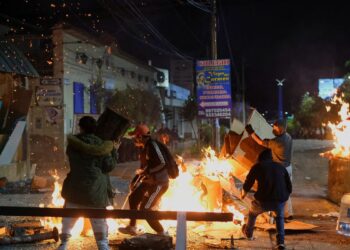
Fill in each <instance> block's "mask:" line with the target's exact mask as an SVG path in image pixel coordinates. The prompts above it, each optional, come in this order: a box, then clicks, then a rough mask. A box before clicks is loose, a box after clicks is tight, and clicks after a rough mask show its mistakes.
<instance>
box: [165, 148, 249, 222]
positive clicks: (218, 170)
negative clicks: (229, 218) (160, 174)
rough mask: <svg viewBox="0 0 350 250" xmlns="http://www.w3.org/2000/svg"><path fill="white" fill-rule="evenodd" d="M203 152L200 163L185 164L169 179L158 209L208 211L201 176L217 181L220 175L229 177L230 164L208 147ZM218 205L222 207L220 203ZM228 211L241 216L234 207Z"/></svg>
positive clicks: (238, 216) (237, 216)
mask: <svg viewBox="0 0 350 250" xmlns="http://www.w3.org/2000/svg"><path fill="white" fill-rule="evenodd" d="M203 152H204V159H203V160H202V161H201V162H200V164H195V163H194V164H186V166H185V167H182V168H181V169H180V170H181V171H180V174H179V176H178V177H177V178H176V179H174V180H171V182H170V186H169V189H168V191H167V192H166V193H165V194H164V196H163V198H162V201H161V204H160V210H165V211H197V212H208V211H209V208H208V204H207V200H206V198H205V195H204V192H203V190H202V189H201V184H202V176H205V177H207V178H208V179H211V180H213V181H214V182H218V181H219V178H220V177H227V178H228V177H229V175H230V172H231V170H232V166H231V164H230V163H229V162H228V161H227V160H225V159H219V158H218V157H216V155H215V151H214V150H212V149H211V148H210V147H209V148H206V149H204V150H203ZM220 205H221V207H220V208H222V204H220ZM217 212H221V210H220V211H217ZM230 212H232V213H233V214H234V215H235V214H236V218H235V219H237V218H243V215H242V214H241V213H240V212H239V211H238V210H236V209H234V207H231V208H230Z"/></svg>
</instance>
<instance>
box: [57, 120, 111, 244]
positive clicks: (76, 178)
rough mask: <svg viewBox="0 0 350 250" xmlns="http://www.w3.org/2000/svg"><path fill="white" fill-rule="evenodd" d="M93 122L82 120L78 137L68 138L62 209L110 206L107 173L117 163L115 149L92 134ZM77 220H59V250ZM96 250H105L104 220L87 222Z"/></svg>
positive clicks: (94, 127)
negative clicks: (91, 230) (66, 171)
mask: <svg viewBox="0 0 350 250" xmlns="http://www.w3.org/2000/svg"><path fill="white" fill-rule="evenodd" d="M96 126H97V124H96V120H95V119H94V118H92V117H90V116H84V117H82V118H81V119H80V120H79V128H80V133H79V134H78V135H74V136H72V135H71V136H68V137H67V141H68V145H67V150H66V154H67V156H68V160H69V166H70V172H69V173H68V174H67V177H66V178H65V180H64V182H63V186H62V197H63V198H64V199H65V204H64V207H65V208H106V207H107V206H109V205H112V202H111V200H112V193H113V192H112V186H111V184H110V180H109V175H108V173H109V172H110V171H112V170H113V168H114V167H115V166H116V163H117V154H116V145H115V143H113V142H112V141H103V140H102V139H100V138H99V137H97V136H96V135H95V134H94V133H95V130H96ZM77 219H78V218H63V220H62V234H61V235H60V239H61V244H60V246H59V248H58V249H59V250H65V249H67V246H68V242H69V239H70V237H71V234H70V231H71V229H72V228H73V226H74V224H75V222H76V221H77ZM90 221H91V225H92V229H93V232H94V236H95V240H96V243H97V246H98V249H99V250H108V249H109V245H108V238H107V236H108V227H107V222H106V219H92V218H91V219H90Z"/></svg>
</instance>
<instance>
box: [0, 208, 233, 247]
mask: <svg viewBox="0 0 350 250" xmlns="http://www.w3.org/2000/svg"><path fill="white" fill-rule="evenodd" d="M0 215H6V216H38V217H85V218H119V219H127V218H128V219H143V220H145V219H149V220H177V228H176V248H175V249H176V250H186V239H187V225H186V224H187V223H186V222H187V221H222V222H227V221H233V214H232V213H212V212H183V211H150V210H141V211H140V210H121V209H115V210H107V209H93V208H39V207H12V206H1V207H0Z"/></svg>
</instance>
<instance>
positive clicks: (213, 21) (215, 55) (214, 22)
mask: <svg viewBox="0 0 350 250" xmlns="http://www.w3.org/2000/svg"><path fill="white" fill-rule="evenodd" d="M212 6H213V10H212V12H211V56H212V59H213V60H216V59H218V44H217V16H216V15H217V9H216V0H212ZM213 134H214V136H213V139H214V143H213V144H214V147H215V149H216V150H218V151H219V150H220V123H219V119H218V118H215V120H213Z"/></svg>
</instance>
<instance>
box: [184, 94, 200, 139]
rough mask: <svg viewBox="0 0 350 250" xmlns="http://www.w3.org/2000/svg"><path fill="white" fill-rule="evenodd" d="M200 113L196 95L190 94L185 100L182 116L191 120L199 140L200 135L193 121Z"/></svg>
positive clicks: (195, 135) (186, 119)
mask: <svg viewBox="0 0 350 250" xmlns="http://www.w3.org/2000/svg"><path fill="white" fill-rule="evenodd" d="M197 115H198V105H197V100H196V98H195V97H194V96H189V97H188V99H187V100H186V101H185V105H184V107H183V108H182V117H183V118H184V119H185V121H189V122H190V124H191V127H192V131H193V133H194V137H195V138H196V140H197V141H198V135H197V133H196V131H195V129H194V124H193V122H194V121H195V120H196V119H197Z"/></svg>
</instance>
